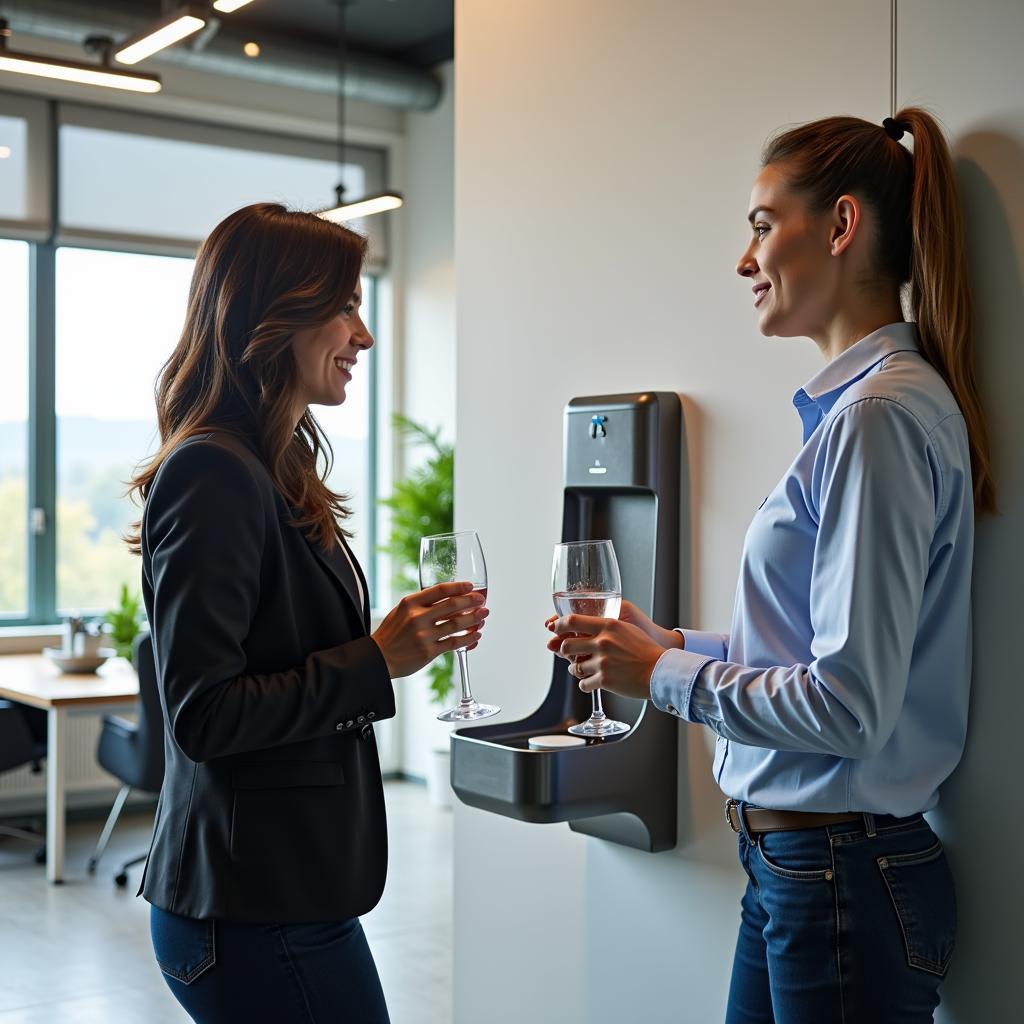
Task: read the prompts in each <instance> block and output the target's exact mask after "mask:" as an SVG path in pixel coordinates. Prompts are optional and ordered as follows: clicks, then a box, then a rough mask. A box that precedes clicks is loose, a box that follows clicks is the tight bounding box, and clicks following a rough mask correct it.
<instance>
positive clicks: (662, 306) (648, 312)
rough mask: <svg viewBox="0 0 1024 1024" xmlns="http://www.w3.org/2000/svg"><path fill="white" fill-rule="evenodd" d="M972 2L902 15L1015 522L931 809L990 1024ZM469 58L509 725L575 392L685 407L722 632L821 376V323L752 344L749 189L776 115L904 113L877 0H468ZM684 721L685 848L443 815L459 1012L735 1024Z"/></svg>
mask: <svg viewBox="0 0 1024 1024" xmlns="http://www.w3.org/2000/svg"><path fill="white" fill-rule="evenodd" d="M959 8H960V5H958V4H956V3H955V0H928V2H925V0H916V2H908V3H905V4H904V5H901V10H902V14H901V17H902V22H901V31H900V51H899V52H900V59H901V64H902V67H903V69H904V72H903V74H904V77H903V78H901V82H902V83H903V86H904V87H905V88H904V87H901V90H900V94H899V97H898V98H899V101H900V102H901V103H902V102H906V101H907V100H909V99H910V98H915V99H921V100H922V101H927V102H929V103H931V104H932V105H933V106H935V108H936V109H937V110H938V112H939V113H940V114H944V115H946V120H947V123H949V124H950V127H951V129H952V130H953V133H954V142H955V144H956V146H957V147H958V152H959V153H961V161H960V169H961V173H962V175H963V176H964V177H965V179H967V184H968V189H967V193H968V196H967V198H968V201H969V202H970V203H972V204H973V206H972V211H973V212H972V217H971V223H970V234H971V248H972V258H973V259H974V270H975V275H976V277H977V278H978V281H977V283H978V290H979V296H980V298H981V299H982V302H983V304H985V305H986V306H988V307H989V308H988V309H986V310H985V311H984V312H983V313H982V314H981V316H980V318H979V320H980V323H981V325H982V337H981V348H982V367H983V378H984V382H985V387H986V394H987V397H988V400H989V402H990V404H991V406H992V413H993V426H994V430H995V439H996V450H997V470H998V472H999V473H1000V477H1001V483H1002V487H1003V490H1002V499H1003V502H1004V517H1003V518H1002V519H1001V520H999V521H997V522H993V523H990V524H985V525H984V526H983V527H982V529H981V531H980V533H979V548H978V551H979V559H978V580H977V585H976V588H975V589H976V595H977V606H976V610H977V612H978V618H979V620H980V621H979V625H978V626H977V639H978V641H979V648H980V649H979V652H978V661H977V674H976V678H975V701H974V721H973V724H972V733H971V737H970V744H969V750H968V755H967V759H966V762H965V764H964V767H963V769H962V770H961V772H960V774H959V775H958V776H956V777H955V778H954V781H953V782H952V783H951V784H950V786H949V787H948V792H949V799H948V800H947V802H946V805H945V807H944V809H943V811H942V813H941V814H939V815H937V816H936V823H937V825H938V826H939V827H940V828H941V830H942V832H943V834H944V835H945V836H947V838H948V840H949V842H950V845H951V847H952V851H951V855H952V857H953V860H954V867H955V868H956V869H957V873H958V877H959V884H960V889H961V895H962V903H963V902H966V903H968V904H970V905H969V906H967V907H965V910H964V919H965V922H964V925H965V926H964V931H963V935H962V939H963V941H962V943H961V949H960V951H959V953H958V955H957V958H956V960H955V962H954V966H953V975H952V977H951V978H950V980H949V983H948V984H947V986H946V990H947V993H948V995H947V1001H946V1005H945V1006H944V1008H943V1009H942V1010H941V1011H940V1019H944V1020H949V1021H953V1020H955V1021H958V1022H963V1024H967V1022H973V1021H975V1020H982V1019H984V1020H999V1019H1006V1014H1007V1013H1008V1012H1009V1008H1010V1007H1014V1006H1017V1005H1019V1004H1020V1001H1021V982H1020V975H1019V972H1015V971H1014V970H1013V969H1012V965H1011V964H1010V963H1009V958H1010V957H1011V956H1012V955H1013V950H1014V949H1015V948H1016V940H1015V938H1014V936H1013V935H1012V933H1011V928H1012V926H1013V925H1012V922H1013V921H1014V920H1015V918H1016V917H1017V916H1018V915H1017V914H1016V913H1014V911H1015V910H1018V911H1019V910H1020V900H1019V896H1016V895H1013V896H1012V895H1011V892H1012V879H1013V878H1014V877H1015V872H1014V871H1013V865H1012V864H1011V863H1009V858H1010V857H1011V856H1012V851H1013V849H1014V842H1013V839H1014V838H1015V837H1016V836H1018V835H1019V833H1020V828H1021V826H1020V823H1019V822H1017V821H1014V820H1013V815H1012V814H1010V815H1009V816H1006V815H1000V813H999V807H1004V808H1005V807H1008V806H1010V805H1011V804H1013V803H1014V801H1013V800H1012V799H1010V800H1009V802H1008V801H1007V797H1008V796H1009V794H1008V793H1007V791H1006V788H1005V787H1006V785H1009V786H1010V789H1011V791H1012V787H1013V782H1012V776H1011V777H1007V774H1006V771H1005V768H1006V765H1007V762H1006V761H1005V758H1006V756H1007V755H1008V752H1009V751H1011V750H1012V749H1014V746H1015V744H1014V743H1013V737H1012V735H1011V732H1010V730H1012V728H1013V727H1014V724H1015V723H1016V722H1017V721H1019V720H1020V717H1021V716H1020V715H1019V713H1016V714H1015V713H1014V712H1019V711H1020V710H1021V700H1022V698H1021V696H1020V694H1021V688H1020V687H1019V686H1017V685H1016V683H1015V682H1014V680H1015V678H1016V673H1015V672H1014V671H1013V666H1011V665H1010V664H1009V653H1008V649H1007V644H1006V640H1005V637H1006V636H1008V635H1011V634H1012V626H1013V621H1014V619H1015V618H1016V617H1019V614H1020V608H1021V606H1022V603H1021V600H1020V589H1019V588H1020V584H1019V580H1020V579H1021V578H1022V572H1021V569H1022V568H1024V567H1022V566H1021V565H1020V536H1021V532H1022V531H1021V525H1022V524H1021V516H1022V511H1021V509H1022V504H1024V503H1022V500H1021V498H1022V495H1021V471H1020V468H1019V464H1020V459H1019V451H1020V443H1021V441H1022V440H1024V438H1022V436H1021V434H1022V430H1021V413H1020V412H1019V411H1017V409H1018V406H1016V405H1015V401H1014V398H1013V392H1014V390H1019V382H1020V380H1021V379H1022V376H1021V373H1020V368H1021V355H1020V346H1019V343H1018V340H1017V338H1018V335H1019V324H1020V322H1021V317H1020V315H1019V314H1020V313H1021V312H1022V310H1021V308H1020V307H1021V279H1020V253H1021V245H1022V240H1021V235H1020V227H1019V226H1020V224H1021V223H1024V218H1022V216H1021V214H1022V212H1024V198H1022V191H1021V189H1022V186H1021V184H1020V182H1021V181H1022V180H1024V175H1022V174H1021V172H1020V170H1021V163H1020V153H1021V146H1022V141H1024V124H1022V106H1021V100H1020V96H1021V95H1022V94H1024V90H1022V88H1021V85H1022V81H1021V76H1022V73H1021V70H1020V62H1019V59H1018V58H1017V57H1016V56H1015V44H1016V43H1019V40H1020V39H1021V38H1022V30H1024V24H1022V22H1021V8H1020V5H1019V3H1014V2H1013V0H980V3H979V4H978V5H975V6H973V7H972V8H971V11H970V13H969V14H968V13H967V12H966V11H965V12H963V13H961V12H960V9H959ZM456 62H457V66H458V72H459V74H458V78H457V81H456V95H455V138H456V158H455V172H456V182H457V187H456V205H455V222H456V233H455V237H456V269H457V274H458V293H457V321H456V323H457V362H458V374H457V396H456V410H457V443H458V451H459V461H458V464H457V468H456V497H457V506H456V508H457V526H458V527H459V528H475V529H477V530H479V531H480V533H481V535H482V537H483V539H484V542H485V546H486V550H487V554H488V559H489V567H490V600H489V603H490V605H491V608H492V618H491V621H490V622H489V625H488V636H487V637H486V639H485V642H484V643H483V644H482V645H481V647H480V649H479V650H478V651H476V652H474V654H473V656H472V659H471V660H472V663H473V675H474V686H475V688H476V689H477V691H478V696H480V698H481V699H486V700H489V701H494V702H496V703H499V704H501V705H503V706H504V708H505V718H506V719H508V720H511V719H514V718H518V717H522V716H523V715H524V714H526V713H527V712H528V711H530V710H532V709H533V708H534V707H535V706H536V705H537V704H538V703H539V702H540V700H541V698H542V695H543V693H544V692H545V688H546V686H547V684H548V679H549V675H550V663H549V655H548V654H547V653H546V651H545V649H544V640H545V634H544V630H543V628H542V626H541V623H542V620H543V619H544V617H545V616H546V615H547V614H548V611H549V607H550V596H549V579H548V573H549V567H550V554H551V545H552V543H554V542H555V541H556V540H557V539H558V534H559V527H560V522H559V519H560V514H561V513H560V509H561V496H560V487H561V429H562V422H561V421H562V409H563V407H564V405H565V403H566V402H567V401H568V399H570V398H571V397H573V396H576V395H588V394H601V393H607V392H610V391H631V390H639V389H647V388H651V389H653V388H658V389H672V390H677V391H679V392H680V393H681V394H682V395H683V396H684V400H685V407H686V415H687V420H688V423H687V427H688V432H689V445H690V450H689V455H690V470H691V486H692V489H693V490H692V510H693V512H692V516H693V526H692V534H693V536H692V540H693V580H692V586H693V601H692V603H691V624H692V625H695V626H699V627H703V628H708V629H721V630H724V629H727V628H728V624H729V619H730V613H731V606H732V598H733V592H734V587H735V581H736V570H737V566H738V560H739V555H740V550H741V546H742V541H743V536H744V533H745V530H746V527H747V525H748V522H749V519H750V516H751V514H752V513H753V511H754V509H755V508H756V507H757V505H758V503H759V502H760V500H761V499H762V498H763V496H764V495H765V494H766V493H767V492H768V491H769V490H770V488H771V487H772V486H773V485H774V483H775V481H776V480H777V478H778V477H779V476H780V475H781V473H782V472H783V471H784V470H785V468H786V466H787V465H788V463H789V461H790V459H791V458H792V456H793V454H794V453H795V452H796V450H797V449H798V447H799V444H800V424H799V421H798V419H797V417H796V415H795V413H794V411H793V409H792V406H791V404H790V402H791V398H792V394H793V392H794V391H795V390H796V389H797V388H798V387H799V386H800V385H802V384H803V383H804V382H805V381H806V380H807V379H808V378H809V377H811V376H812V375H813V374H814V373H815V372H816V371H817V370H818V369H819V368H820V366H821V365H822V363H821V357H820V356H819V355H818V353H817V350H816V349H815V348H814V346H813V344H812V343H811V342H809V341H807V340H806V339H792V340H788V339H776V338H767V339H766V338H762V337H761V336H760V334H759V333H758V330H757V321H756V314H755V313H754V311H753V310H752V309H751V307H750V303H751V301H752V296H751V292H750V286H749V284H748V283H745V282H743V281H742V280H740V279H739V278H738V277H737V276H736V275H735V273H734V266H735V263H736V260H737V258H738V257H739V255H740V253H741V252H742V251H743V249H744V247H745V246H746V244H747V241H748V232H749V227H748V225H747V222H746V214H747V209H748V200H749V194H750V186H751V182H752V180H753V178H754V176H755V175H756V173H757V170H758V157H759V152H760V149H761V145H762V143H763V141H764V139H765V138H766V136H767V135H768V134H769V133H770V132H771V131H773V130H774V129H776V128H779V127H780V126H783V125H786V124H789V123H792V122H800V121H805V120H809V119H813V118H817V117H822V116H826V115H830V114H837V113H848V114H853V115H857V116H861V117H865V118H868V119H870V120H874V121H877V122H881V120H882V118H883V117H885V116H886V115H887V114H888V113H889V4H888V3H887V2H885V0H865V2H862V3H860V4H857V5H855V9H854V8H853V7H851V5H849V4H843V3H839V2H828V3H824V4H822V3H820V2H812V0H782V2H780V3H778V4H775V5H773V6H772V8H771V11H770V12H767V11H765V10H764V9H763V8H758V7H756V5H750V4H741V5H728V9H726V7H723V6H722V5H718V4H704V3H697V2H679V0H641V2H639V3H636V4H632V5H621V4H615V3H611V2H609V0H598V2H592V0H591V2H585V0H562V2H560V3H558V4H551V3H546V2H543V0H516V2H514V3H513V2H511V0H460V3H459V4H458V5H457V8H456ZM965 147H966V148H965ZM983 278H987V280H983ZM1015 453H1016V454H1015ZM1015 460H1016V461H1015ZM1008 558H1009V559H1010V560H1011V562H1010V563H1009V565H1008V563H1007V561H1006V560H1007V559H1008ZM999 564H1002V565H1003V566H1004V567H1007V566H1008V568H1009V571H1004V572H1000V570H999V568H998V565H999ZM1014 569H1016V571H1014ZM680 728H681V732H680V757H679V764H678V766H669V765H667V766H665V770H666V771H672V770H678V772H679V779H680V822H679V845H678V848H677V849H676V850H675V851H673V852H671V853H665V854H659V855H654V856H651V855H645V854H643V853H639V852H636V851H633V850H628V849H625V848H622V847H618V846H614V845H611V844H607V843H604V842H602V841H600V840H596V839H590V838H586V837H583V836H580V835H576V834H573V833H570V832H569V830H568V828H567V827H565V826H564V825H551V826H535V825H529V824H524V823H520V822H515V821H512V820H509V819H504V818H501V817H498V816H496V815H492V814H487V813H484V812H481V811H477V810H473V809H470V808H467V807H464V806H461V805H460V806H458V807H457V808H456V813H455V829H456V834H455V870H456V886H455V936H456V948H455V1008H456V1014H455V1017H456V1021H457V1022H458V1024H469V1022H475V1021H479V1020H483V1019H486V1020H487V1021H488V1022H489V1024H503V1022H506V1021H509V1022H511V1021H513V1020H520V1019H523V1017H524V1016H529V1017H530V1019H536V1020H544V1021H556V1020H557V1021H562V1022H569V1024H572V1022H579V1024H584V1022H586V1024H603V1022H608V1024H610V1022H612V1021H617V1020H620V1019H631V1020H644V1021H648V1022H650V1024H659V1022H665V1024H668V1022H670V1021H671V1022H677V1021H680V1020H687V1021H700V1022H704V1021H715V1020H720V1019H721V1017H722V1012H723V1008H724V1005H725V999H726V992H727V987H728V977H729V970H730V964H731V958H732V949H733V944H734V940H735V931H736V926H737V923H738V917H739V908H738V902H739V897H740V893H741V891H742V888H743V876H742V875H741V873H740V870H739V868H738V866H737V864H736V856H735V843H734V837H733V836H732V833H731V832H729V831H728V829H727V828H726V827H725V825H724V822H723V820H722V816H721V794H720V793H719V792H718V790H717V788H716V786H715V785H714V783H713V781H712V779H711V775H710V757H711V752H710V743H709V741H708V735H707V734H706V731H703V730H701V729H700V728H695V727H688V726H681V727H680ZM1001 758H1002V759H1004V760H1002V761H1001V760H1000V759H1001ZM1000 765H1002V769H1000V767H999V766H1000ZM1007 830H1008V831H1009V835H1007ZM1014 901H1016V902H1015V903H1014ZM993 929H995V930H996V931H997V932H1000V934H1001V935H1002V939H1001V941H1000V940H999V939H997V937H995V936H993V935H992V930H993ZM983 987H984V988H987V991H986V992H985V993H984V995H982V992H981V989H982V988H983ZM982 998H983V999H984V1002H985V1005H986V1007H987V1009H988V1011H989V1012H986V1013H981V1014H980V1015H979V1014H977V1013H976V1012H972V1010H971V1008H970V1007H971V1005H972V1001H973V1005H977V1000H979V999H982Z"/></svg>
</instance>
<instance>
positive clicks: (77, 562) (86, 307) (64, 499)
mask: <svg viewBox="0 0 1024 1024" xmlns="http://www.w3.org/2000/svg"><path fill="white" fill-rule="evenodd" d="M191 275H192V261H191V260H186V259H176V258H174V257H169V256H144V255H139V254H137V253H120V252H97V251H95V250H91V249H58V250H57V286H56V304H57V331H56V354H55V356H56V358H55V362H56V410H57V608H58V610H59V611H61V612H64V611H67V610H70V609H101V608H110V607H112V606H113V605H114V604H115V603H116V601H117V596H118V593H119V592H120V587H121V584H122V583H128V584H129V586H130V587H131V588H132V589H133V590H138V588H139V572H140V569H139V559H138V558H136V557H135V556H134V555H132V554H131V553H130V552H129V551H128V548H127V546H126V545H125V544H124V542H123V541H122V539H121V538H122V537H123V536H124V534H125V532H126V531H127V530H128V527H129V525H130V524H131V523H132V522H134V521H135V520H136V519H137V518H138V514H139V513H138V508H137V507H136V506H135V505H133V504H132V502H131V501H129V500H128V499H127V498H126V497H124V491H125V489H126V481H128V479H129V478H130V477H131V475H132V473H133V471H134V469H135V467H136V466H137V465H138V464H139V463H140V462H142V461H143V460H144V459H146V458H147V457H148V456H150V455H151V454H153V452H155V451H156V448H157V446H158V445H157V436H156V408H155V405H154V399H153V389H154V384H155V382H156V377H157V374H158V372H159V370H160V367H161V366H162V365H163V363H164V361H165V360H166V359H167V357H168V355H170V353H171V350H172V349H173V348H174V346H175V344H176V343H177V340H178V336H179V335H180V333H181V326H182V323H183V321H184V318H185V302H186V299H187V297H188V285H189V280H190V278H191Z"/></svg>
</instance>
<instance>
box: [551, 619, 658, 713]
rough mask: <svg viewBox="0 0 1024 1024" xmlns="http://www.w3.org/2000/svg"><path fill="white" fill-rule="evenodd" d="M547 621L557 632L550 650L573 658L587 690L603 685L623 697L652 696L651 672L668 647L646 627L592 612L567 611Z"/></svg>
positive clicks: (571, 661) (571, 669) (574, 672)
mask: <svg viewBox="0 0 1024 1024" xmlns="http://www.w3.org/2000/svg"><path fill="white" fill-rule="evenodd" d="M545 625H547V627H548V629H550V630H551V632H552V633H555V634H556V635H555V636H553V637H552V638H551V639H550V640H549V641H548V650H550V651H554V652H555V654H558V655H560V656H561V657H563V658H568V659H569V672H570V673H571V674H572V675H574V676H575V677H576V678H577V679H578V680H579V681H580V689H581V690H582V691H583V692H584V693H590V692H592V691H593V690H596V689H598V688H601V689H604V690H611V691H612V692H613V693H620V694H622V696H623V697H637V698H639V699H640V700H648V699H649V698H650V696H651V673H652V672H653V671H654V666H655V665H657V663H658V659H659V658H660V657H661V656H662V655H663V654H664V653H665V648H664V647H662V646H661V645H660V644H658V643H656V642H655V641H654V640H652V639H651V638H650V637H649V636H648V635H647V634H646V633H645V632H644V631H643V630H642V629H640V628H638V627H637V626H633V625H631V624H630V623H628V622H622V621H620V620H619V619H600V618H596V617H594V616H592V615H563V616H562V617H561V618H560V619H549V620H548V621H547V623H545Z"/></svg>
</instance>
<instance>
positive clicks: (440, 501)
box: [381, 413, 455, 807]
mask: <svg viewBox="0 0 1024 1024" xmlns="http://www.w3.org/2000/svg"><path fill="white" fill-rule="evenodd" d="M393 422H394V426H395V429H396V430H397V431H398V432H399V433H400V434H401V435H403V436H404V437H405V438H406V440H407V441H408V442H409V444H410V445H411V446H412V447H417V446H419V447H425V448H427V449H429V454H428V457H427V459H426V460H425V461H424V462H423V463H422V464H421V465H419V466H417V467H416V468H415V469H414V470H412V471H411V472H410V473H409V474H408V475H407V476H406V477H404V478H403V479H402V480H398V481H397V482H396V483H395V486H394V491H393V493H392V495H391V497H389V498H383V499H381V504H382V505H384V506H386V507H387V508H389V509H390V510H391V534H390V537H389V539H388V543H387V544H385V545H382V547H381V550H382V551H384V552H386V553H387V554H389V555H390V556H391V557H392V559H393V560H394V562H393V564H394V569H395V571H394V573H393V575H392V585H393V586H394V588H395V590H396V591H397V592H400V593H407V592H409V591H413V590H418V589H419V579H418V574H419V559H420V538H421V537H424V536H428V535H429V534H434V533H450V532H451V530H452V529H453V528H454V490H455V448H454V446H453V445H451V444H445V443H443V442H442V441H441V440H440V434H441V431H440V428H438V429H437V430H433V431H431V430H429V429H428V428H427V427H424V426H422V425H421V424H419V423H415V422H414V421H413V420H411V419H409V418H408V417H407V416H403V415H401V414H400V413H396V414H395V416H394V419H393ZM454 665H455V658H454V656H453V655H452V654H444V655H442V656H441V657H440V658H437V659H436V660H435V661H433V662H432V663H431V664H430V665H429V666H428V667H427V670H426V671H427V681H428V685H429V688H430V695H431V696H430V699H431V703H434V704H438V705H444V704H446V703H447V702H448V695H449V693H450V692H451V690H452V687H453V685H454V683H453V671H454ZM427 791H428V793H429V794H430V800H431V803H433V804H435V805H436V806H439V807H449V806H451V784H450V769H449V748H448V744H447V743H445V745H444V746H443V747H438V748H436V749H435V750H434V751H433V752H432V755H431V762H430V770H429V771H428V773H427Z"/></svg>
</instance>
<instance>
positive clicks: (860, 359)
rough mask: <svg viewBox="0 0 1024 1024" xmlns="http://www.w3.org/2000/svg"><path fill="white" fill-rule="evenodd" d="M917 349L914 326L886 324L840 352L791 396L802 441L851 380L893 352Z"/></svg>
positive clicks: (860, 375)
mask: <svg viewBox="0 0 1024 1024" xmlns="http://www.w3.org/2000/svg"><path fill="white" fill-rule="evenodd" d="M917 350H918V349H917V337H916V329H915V325H914V324H912V323H906V322H904V323H898V324H886V325H885V327H880V328H879V329H878V330H877V331H873V332H872V333H871V334H869V335H868V336H867V337H866V338H861V339H860V341H858V342H855V343H854V344H853V345H851V346H850V347H849V348H848V349H846V350H845V351H844V352H841V353H840V354H839V355H838V356H836V357H835V359H833V360H832V361H831V362H830V363H829V364H828V365H827V366H825V367H824V369H822V370H820V371H819V372H818V373H816V374H815V375H814V376H813V377H812V378H811V379H810V380H809V381H808V382H807V383H806V384H805V385H804V386H803V387H802V388H800V389H799V390H798V391H797V393H796V394H795V395H794V396H793V405H794V406H796V410H797V412H798V413H799V414H800V419H801V420H802V421H803V424H804V440H805V441H806V440H807V438H808V437H810V435H811V434H812V433H813V432H814V428H815V427H816V426H817V425H818V423H820V422H821V421H822V420H823V419H824V418H825V417H826V416H827V415H828V414H829V412H830V411H831V409H832V406H834V405H835V404H836V402H837V401H838V400H839V396H840V395H841V394H842V393H843V392H844V391H845V390H846V389H847V388H848V387H849V386H850V385H851V384H852V383H853V382H854V381H856V380H860V378H861V377H863V376H865V375H866V374H867V373H868V372H869V371H870V370H872V369H873V368H874V367H875V366H877V365H878V364H879V363H880V362H881V361H882V360H883V359H885V358H886V356H891V355H892V354H893V353H894V352H916V351H917Z"/></svg>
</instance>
